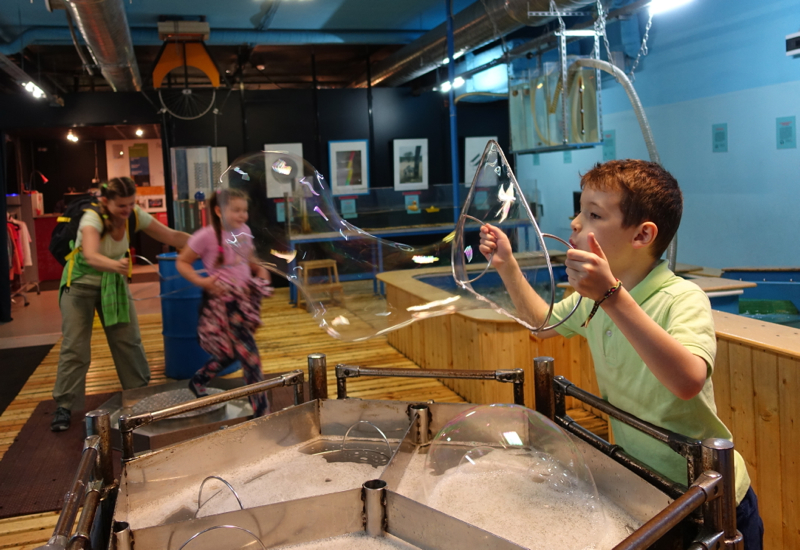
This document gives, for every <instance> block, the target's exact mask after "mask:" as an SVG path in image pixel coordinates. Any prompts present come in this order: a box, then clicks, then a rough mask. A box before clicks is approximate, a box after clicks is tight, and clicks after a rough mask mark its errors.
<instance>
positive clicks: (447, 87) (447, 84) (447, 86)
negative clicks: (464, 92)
mask: <svg viewBox="0 0 800 550" xmlns="http://www.w3.org/2000/svg"><path fill="white" fill-rule="evenodd" d="M452 87H453V86H452V85H451V84H450V82H447V81H445V82H442V85H441V86H440V87H439V90H441V91H442V92H443V93H447V92H449V91H450V88H452Z"/></svg>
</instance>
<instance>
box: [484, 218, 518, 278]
mask: <svg viewBox="0 0 800 550" xmlns="http://www.w3.org/2000/svg"><path fill="white" fill-rule="evenodd" d="M480 233H481V244H480V246H479V247H478V249H479V250H480V251H481V254H483V255H484V256H486V258H489V256H491V255H493V256H492V265H493V266H494V267H500V266H501V265H503V264H505V263H507V262H508V261H509V260H511V259H513V258H514V251H513V250H511V242H510V241H509V240H508V237H507V236H506V234H505V233H503V232H502V231H501V230H500V229H498V228H497V227H495V226H493V225H489V224H488V223H487V224H484V225H482V226H481V231H480Z"/></svg>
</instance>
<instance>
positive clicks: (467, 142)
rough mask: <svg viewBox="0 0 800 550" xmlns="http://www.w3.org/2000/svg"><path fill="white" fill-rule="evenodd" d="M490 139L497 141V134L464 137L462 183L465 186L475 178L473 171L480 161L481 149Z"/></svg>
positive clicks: (484, 147) (470, 184)
mask: <svg viewBox="0 0 800 550" xmlns="http://www.w3.org/2000/svg"><path fill="white" fill-rule="evenodd" d="M490 140H494V141H497V136H481V137H468V138H464V185H466V186H467V187H471V186H472V180H473V179H474V178H475V171H476V170H477V169H478V164H480V162H481V156H482V155H483V150H484V149H486V144H487V143H488V142H489V141H490Z"/></svg>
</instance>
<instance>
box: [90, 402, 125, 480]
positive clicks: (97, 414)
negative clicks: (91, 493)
mask: <svg viewBox="0 0 800 550" xmlns="http://www.w3.org/2000/svg"><path fill="white" fill-rule="evenodd" d="M84 422H85V423H86V435H87V437H88V436H91V435H96V436H98V437H99V438H100V456H98V459H97V467H98V473H97V476H96V477H97V478H98V479H102V480H103V486H102V491H103V492H102V495H101V496H105V495H106V494H107V493H108V491H110V490H111V489H113V488H115V487H116V486H117V480H116V479H114V463H113V457H112V454H111V413H110V412H109V411H107V410H104V409H97V410H94V411H89V412H88V413H86V416H85V417H84Z"/></svg>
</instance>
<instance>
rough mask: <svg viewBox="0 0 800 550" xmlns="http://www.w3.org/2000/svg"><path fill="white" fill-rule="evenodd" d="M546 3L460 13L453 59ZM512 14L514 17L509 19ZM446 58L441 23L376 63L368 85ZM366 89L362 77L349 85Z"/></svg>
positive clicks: (576, 4) (503, 2)
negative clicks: (521, 15) (520, 14)
mask: <svg viewBox="0 0 800 550" xmlns="http://www.w3.org/2000/svg"><path fill="white" fill-rule="evenodd" d="M594 1H595V0H554V2H555V5H556V9H558V10H560V11H574V10H576V9H578V8H580V7H583V6H586V5H588V4H593V3H594ZM549 9H550V1H549V0H480V1H478V2H475V3H474V4H471V5H470V6H468V7H467V8H465V9H463V10H462V11H460V12H459V13H458V14H456V15H455V17H454V18H453V19H454V21H453V25H454V31H453V40H454V48H455V51H456V56H458V55H459V54H463V53H466V52H468V51H471V50H474V49H475V48H479V47H480V46H483V45H485V44H488V43H489V42H492V41H494V40H497V39H498V38H502V37H503V36H505V35H506V34H508V33H510V32H513V31H515V30H517V29H519V28H521V27H522V26H523V25H522V23H520V22H519V21H518V14H519V13H527V12H530V11H549ZM512 13H514V14H516V16H512V15H511V14H512ZM551 19H552V17H550V18H548V17H534V18H530V19H529V20H528V24H529V25H532V24H534V23H536V24H544V23H546V22H548V21H550V20H551ZM446 57H447V25H446V23H442V24H441V25H439V26H438V27H436V28H435V29H433V30H432V31H430V32H428V33H426V34H424V35H423V36H422V37H420V38H419V39H418V40H416V41H414V42H412V43H411V44H409V45H408V46H406V47H405V48H402V49H400V50H398V51H397V52H395V53H394V54H392V55H390V56H389V57H387V58H386V59H384V60H383V61H380V62H379V63H376V64H375V66H374V68H373V69H372V85H373V86H374V85H376V84H384V85H387V86H401V85H403V84H405V83H406V82H408V81H410V80H413V79H415V78H417V77H419V76H422V75H424V74H426V73H428V72H430V71H432V70H434V69H436V68H437V67H440V66H442V65H443V64H444V59H445V58H446ZM366 86H367V80H366V75H364V76H363V77H361V78H360V79H359V80H358V81H356V82H354V83H353V87H355V88H365V87H366Z"/></svg>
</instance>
